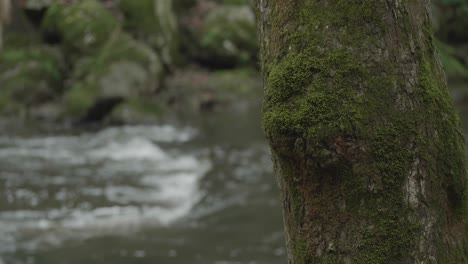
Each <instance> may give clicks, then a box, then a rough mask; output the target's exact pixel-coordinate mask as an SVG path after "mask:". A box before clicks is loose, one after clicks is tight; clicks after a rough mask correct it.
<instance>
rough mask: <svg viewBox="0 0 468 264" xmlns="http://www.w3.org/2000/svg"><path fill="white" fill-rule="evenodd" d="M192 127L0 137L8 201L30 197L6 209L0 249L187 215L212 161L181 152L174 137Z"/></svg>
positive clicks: (0, 215) (0, 216)
mask: <svg viewBox="0 0 468 264" xmlns="http://www.w3.org/2000/svg"><path fill="white" fill-rule="evenodd" d="M194 135H195V131H194V130H193V129H182V130H179V129H176V128H174V127H170V126H159V127H158V126H151V127H144V126H139V127H121V128H111V129H106V130H103V131H101V132H98V133H95V134H84V135H80V136H59V137H45V138H30V139H21V138H0V166H3V167H7V168H10V167H12V169H10V170H9V171H0V179H2V180H3V181H5V182H6V186H5V187H3V188H6V189H5V190H6V191H7V192H9V193H10V196H11V199H9V203H13V204H14V203H15V201H18V200H21V201H28V202H29V206H24V204H23V203H21V208H20V209H18V210H14V211H13V210H9V211H3V212H0V253H1V252H13V251H15V250H17V249H18V248H22V249H26V250H33V249H37V248H39V247H44V246H54V245H55V244H60V243H61V241H63V240H66V239H67V238H69V237H74V238H76V237H93V236H100V235H105V234H113V235H115V234H119V233H127V232H134V231H135V230H138V229H140V228H142V227H143V226H148V225H169V224H171V223H173V222H174V221H177V220H178V219H180V218H181V217H184V216H185V215H187V214H188V213H189V212H190V211H191V209H192V207H193V206H194V205H195V204H196V203H197V202H198V201H199V199H200V197H201V195H202V194H201V193H200V190H199V186H198V182H199V180H200V178H201V177H203V176H204V175H205V174H206V173H207V171H209V170H210V168H211V166H212V165H211V162H210V160H209V159H208V158H207V157H206V156H204V155H202V154H200V152H193V151H192V153H191V152H188V153H187V152H184V153H181V151H180V150H178V149H177V148H175V147H174V148H173V149H171V147H170V144H179V145H180V144H181V143H184V142H187V141H189V140H190V139H191V138H192V137H193V136H194ZM158 143H164V144H166V146H165V147H164V148H162V147H160V146H159V145H158ZM167 145H169V146H167ZM51 171H53V172H54V173H53V174H52V173H51ZM7 186H10V187H11V188H13V187H14V190H13V189H11V190H10V189H9V187H7ZM31 186H32V187H31ZM57 188H58V189H59V190H58V191H57V190H56V189H57ZM52 190H55V191H54V192H53V191H52ZM76 197H78V198H76ZM95 200H99V201H101V202H100V203H96V204H95V203H94V202H93V201H95ZM54 201H55V202H54ZM41 202H43V203H45V205H43V207H40V206H41ZM50 204H53V206H52V207H51V205H50ZM37 206H39V208H37Z"/></svg>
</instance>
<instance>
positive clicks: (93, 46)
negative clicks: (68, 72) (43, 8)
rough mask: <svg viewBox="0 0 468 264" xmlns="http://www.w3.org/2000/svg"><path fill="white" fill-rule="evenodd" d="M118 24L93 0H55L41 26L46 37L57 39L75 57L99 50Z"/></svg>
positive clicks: (116, 28)
mask: <svg viewBox="0 0 468 264" xmlns="http://www.w3.org/2000/svg"><path fill="white" fill-rule="evenodd" d="M119 28H120V27H119V22H118V20H117V18H116V17H115V16H113V15H112V14H111V13H110V12H109V11H108V10H107V9H105V8H104V6H103V5H102V4H101V3H100V2H98V1H96V0H81V1H54V3H53V4H52V5H51V6H50V7H49V8H48V10H47V12H46V15H45V17H44V20H43V21H42V26H41V29H42V32H43V33H44V35H45V36H46V39H47V38H48V39H57V41H58V42H60V43H61V44H62V46H63V47H64V49H65V51H66V52H67V55H68V56H74V58H76V57H79V56H85V55H93V54H96V53H99V52H100V49H105V48H106V47H105V45H106V43H107V42H108V40H109V38H111V37H112V35H115V33H116V31H118V30H119Z"/></svg>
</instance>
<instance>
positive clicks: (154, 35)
mask: <svg viewBox="0 0 468 264" xmlns="http://www.w3.org/2000/svg"><path fill="white" fill-rule="evenodd" d="M119 7H120V10H121V12H122V13H123V15H124V28H125V30H127V31H128V32H130V33H131V34H132V35H133V36H134V37H135V38H136V39H138V40H140V41H143V42H145V43H147V44H148V45H150V46H151V47H152V48H154V49H155V50H156V51H157V52H158V54H159V55H160V57H161V59H162V60H163V62H164V64H166V65H168V66H170V65H173V63H174V61H175V57H176V54H177V51H178V40H177V34H178V32H177V18H176V16H175V13H174V11H173V2H172V0H164V1H161V0H138V1H135V0H120V2H119Z"/></svg>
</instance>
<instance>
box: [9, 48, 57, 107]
mask: <svg viewBox="0 0 468 264" xmlns="http://www.w3.org/2000/svg"><path fill="white" fill-rule="evenodd" d="M64 72H65V63H64V60H63V58H62V55H61V53H60V52H59V51H58V50H57V49H55V48H52V47H49V46H32V47H29V48H22V49H6V50H4V51H3V52H2V53H0V83H1V91H2V92H1V93H0V111H1V112H3V113H4V114H16V113H18V112H20V111H21V112H24V111H26V112H27V111H28V110H29V109H30V108H31V107H34V106H37V105H40V104H44V103H47V102H50V101H52V100H55V99H56V98H58V97H59V96H60V94H61V93H62V88H63V85H62V82H63V79H64Z"/></svg>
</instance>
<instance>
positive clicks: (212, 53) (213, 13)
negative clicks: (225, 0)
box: [180, 1, 258, 68]
mask: <svg viewBox="0 0 468 264" xmlns="http://www.w3.org/2000/svg"><path fill="white" fill-rule="evenodd" d="M201 2H204V1H201ZM180 24H181V27H182V28H183V30H185V31H186V32H187V35H188V36H187V37H185V38H186V39H184V41H183V42H182V44H184V46H183V50H184V51H185V52H186V53H187V54H188V56H189V57H190V58H193V59H195V60H196V61H199V62H201V63H202V64H203V65H205V66H209V67H211V68H231V67H236V66H245V65H249V64H250V65H252V64H255V63H256V60H257V59H256V56H257V52H258V39H257V29H256V25H255V15H254V12H253V10H252V8H251V7H250V6H248V5H219V4H218V5H216V4H215V3H213V2H206V3H204V4H200V3H199V4H198V5H197V6H196V7H194V8H192V11H191V12H189V14H185V15H184V16H182V18H181V21H180Z"/></svg>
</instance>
